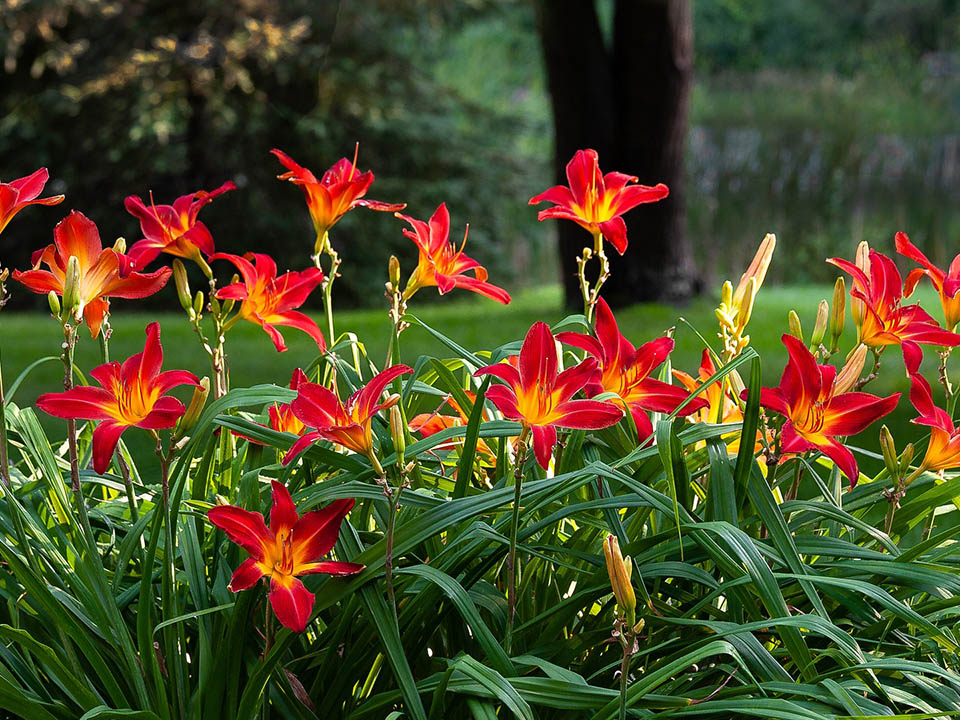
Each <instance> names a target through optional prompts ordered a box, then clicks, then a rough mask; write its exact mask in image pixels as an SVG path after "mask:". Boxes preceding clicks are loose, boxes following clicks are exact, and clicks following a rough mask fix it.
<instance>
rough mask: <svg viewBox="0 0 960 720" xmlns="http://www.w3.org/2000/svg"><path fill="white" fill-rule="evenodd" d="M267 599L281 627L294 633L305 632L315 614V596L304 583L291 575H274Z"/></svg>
mask: <svg viewBox="0 0 960 720" xmlns="http://www.w3.org/2000/svg"><path fill="white" fill-rule="evenodd" d="M267 597H268V598H269V599H270V606H271V607H272V608H273V612H274V614H275V615H276V616H277V620H279V621H280V624H281V625H283V626H284V627H286V628H290V629H291V630H293V631H294V632H303V630H304V628H306V627H307V623H308V622H309V621H310V613H311V612H313V603H314V596H313V593H312V592H310V591H309V590H307V589H306V588H305V587H304V586H303V583H302V582H300V581H299V580H297V578H295V577H293V576H291V575H284V576H279V575H276V574H274V575H273V576H272V577H271V579H270V594H269V595H268V596H267Z"/></svg>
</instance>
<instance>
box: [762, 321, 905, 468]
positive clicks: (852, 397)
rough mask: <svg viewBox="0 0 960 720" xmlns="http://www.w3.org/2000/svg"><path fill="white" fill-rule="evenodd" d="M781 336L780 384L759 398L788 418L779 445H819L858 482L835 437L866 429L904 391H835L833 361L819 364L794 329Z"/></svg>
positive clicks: (786, 449)
mask: <svg viewBox="0 0 960 720" xmlns="http://www.w3.org/2000/svg"><path fill="white" fill-rule="evenodd" d="M782 340H783V344H784V345H786V346H787V353H788V354H789V356H790V357H789V360H788V361H787V366H786V368H784V371H783V376H782V377H781V379H780V385H779V387H775V388H766V387H765V388H762V389H761V390H760V404H761V405H763V407H765V408H767V409H768V410H773V411H774V412H778V413H780V414H781V415H783V416H785V417H786V418H787V420H786V422H785V423H784V424H783V430H782V433H781V436H780V441H781V445H780V449H781V450H782V452H783V453H784V454H785V455H786V454H795V453H802V452H806V451H807V450H819V451H820V452H822V453H823V454H824V455H826V456H827V457H829V458H830V459H831V460H833V462H834V463H836V465H837V467H838V468H840V471H841V472H843V474H844V475H846V476H847V478H849V480H850V485H851V486H853V485H856V484H857V480H858V479H859V477H860V470H859V468H858V467H857V461H856V459H855V458H854V457H853V453H851V452H850V450H848V449H847V447H846V446H845V445H844V444H843V443H842V442H840V441H839V440H837V437H838V436H848V435H856V434H857V433H859V432H862V431H864V430H865V429H866V428H867V427H868V426H869V425H871V424H872V423H874V422H876V421H877V420H879V419H880V418H882V417H883V416H884V415H886V414H887V413H889V412H890V411H891V410H893V409H894V408H895V407H896V406H897V401H898V400H899V399H900V393H894V394H893V395H890V396H889V397H885V398H882V397H878V396H876V395H871V394H869V393H864V392H845V393H836V390H835V387H834V381H835V380H836V376H837V369H836V368H835V367H833V366H832V365H819V364H818V363H817V361H816V358H814V356H813V355H812V354H811V352H810V351H809V350H807V347H806V345H804V344H803V341H802V340H799V339H797V338H795V337H794V336H793V335H786V334H785V335H783V337H782ZM747 392H748V391H747V390H744V396H746V394H747Z"/></svg>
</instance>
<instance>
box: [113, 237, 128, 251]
mask: <svg viewBox="0 0 960 720" xmlns="http://www.w3.org/2000/svg"><path fill="white" fill-rule="evenodd" d="M113 250H114V252H118V253H120V254H121V255H123V254H124V253H125V252H127V240H126V238H122V237H118V238H117V239H116V241H115V242H114V243H113Z"/></svg>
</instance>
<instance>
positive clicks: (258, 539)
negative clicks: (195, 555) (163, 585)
mask: <svg viewBox="0 0 960 720" xmlns="http://www.w3.org/2000/svg"><path fill="white" fill-rule="evenodd" d="M271 485H272V486H273V507H272V508H271V509H270V527H269V529H268V528H267V526H266V524H265V523H264V521H263V515H261V514H260V513H258V512H251V511H249V510H244V509H243V508H239V507H236V506H234V505H218V506H217V507H214V508H211V509H210V510H208V511H207V518H209V520H210V522H212V523H213V524H214V525H216V526H217V527H218V528H220V529H221V530H223V531H224V532H225V533H226V534H227V537H228V538H229V539H230V541H231V542H234V543H236V544H237V545H239V546H240V547H242V548H243V549H244V550H246V551H247V552H248V553H250V557H249V558H247V559H246V560H244V561H243V562H242V563H240V566H239V567H238V568H237V569H236V570H235V571H234V573H233V577H232V578H230V585H229V588H230V590H231V592H240V591H241V590H247V589H249V588H251V587H253V586H254V585H255V584H256V583H257V581H258V580H260V578H264V577H267V578H270V594H269V595H268V596H267V597H268V598H269V600H270V605H271V607H272V608H273V612H274V614H275V615H276V616H277V619H278V620H279V621H280V623H281V624H282V625H283V626H284V627H287V628H290V629H291V630H293V631H294V632H303V630H304V628H306V627H307V623H308V622H309V621H310V614H311V612H313V604H314V595H313V593H312V592H310V591H309V590H307V588H306V587H304V585H303V582H302V581H300V580H299V579H298V578H297V576H298V575H311V574H316V573H324V574H326V575H335V576H344V575H354V574H355V573H358V572H360V571H361V570H363V568H364V567H365V566H363V565H359V564H357V563H351V562H338V561H336V560H320V558H322V557H323V556H324V555H326V554H327V553H329V552H330V551H331V550H332V549H333V546H334V544H335V543H336V542H337V538H338V537H339V535H340V524H341V523H342V522H343V519H344V518H345V517H346V516H347V513H348V512H350V510H351V509H352V508H353V505H354V501H353V498H347V499H343V500H334V501H333V502H332V503H330V504H329V505H327V506H326V507H325V508H323V509H321V510H313V511H311V512H308V513H305V514H304V515H303V516H302V517H301V516H300V515H298V514H297V507H296V505H294V504H293V498H291V497H290V492H289V491H288V490H287V489H286V488H285V487H284V486H283V485H281V484H280V483H278V482H277V481H276V480H273V481H271Z"/></svg>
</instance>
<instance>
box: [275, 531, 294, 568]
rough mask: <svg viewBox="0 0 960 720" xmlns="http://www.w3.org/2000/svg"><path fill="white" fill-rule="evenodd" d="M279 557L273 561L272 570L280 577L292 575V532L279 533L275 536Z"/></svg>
mask: <svg viewBox="0 0 960 720" xmlns="http://www.w3.org/2000/svg"><path fill="white" fill-rule="evenodd" d="M277 545H278V547H279V550H280V555H279V557H277V558H276V559H275V560H274V561H273V570H274V572H276V573H279V574H280V575H290V574H291V573H293V532H292V531H291V532H281V533H280V534H279V535H277Z"/></svg>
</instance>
